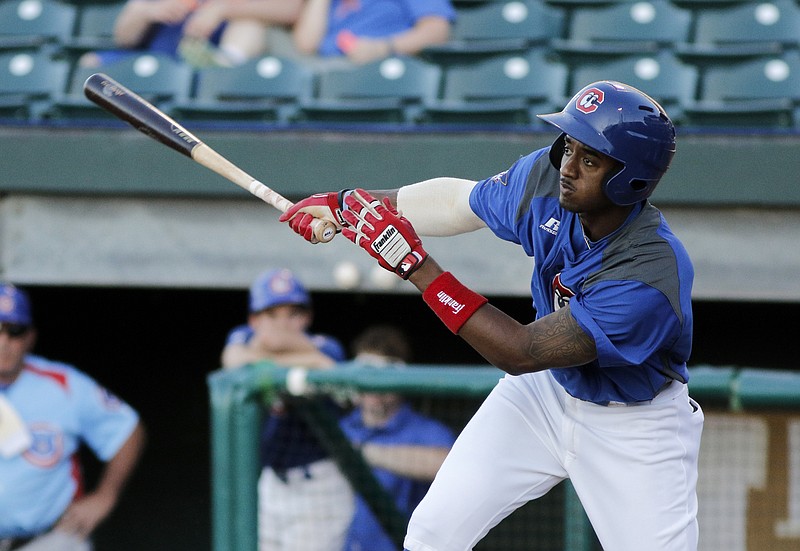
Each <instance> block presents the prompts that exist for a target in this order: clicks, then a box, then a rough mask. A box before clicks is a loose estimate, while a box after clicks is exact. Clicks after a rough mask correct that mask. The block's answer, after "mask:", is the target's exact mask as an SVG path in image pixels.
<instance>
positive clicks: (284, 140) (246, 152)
mask: <svg viewBox="0 0 800 551" xmlns="http://www.w3.org/2000/svg"><path fill="white" fill-rule="evenodd" d="M190 130H193V131H195V133H196V134H197V135H198V137H200V138H201V139H202V140H204V141H205V142H206V143H207V144H208V145H210V146H211V147H212V148H214V149H216V150H217V151H219V152H220V153H221V154H223V155H225V156H226V157H228V158H229V159H230V160H232V161H233V162H235V163H237V164H238V165H239V166H240V167H241V168H242V169H244V170H245V171H246V172H248V173H249V174H251V175H252V176H254V177H255V178H257V179H259V180H261V181H263V182H264V183H265V184H267V185H268V186H270V187H272V188H274V189H276V190H277V191H279V192H280V193H282V194H284V195H286V196H288V197H290V198H292V197H294V198H297V197H303V196H306V195H309V194H311V193H314V192H317V191H321V190H329V189H339V188H341V187H345V186H353V185H363V186H364V187H367V188H370V187H371V188H373V189H375V188H379V187H396V186H399V185H403V184H406V183H410V182H413V181H418V180H423V179H427V178H431V177H434V176H457V177H462V178H470V179H481V178H485V177H489V176H492V175H493V174H495V173H496V172H499V171H501V170H504V169H505V168H507V167H508V166H509V165H510V164H511V163H512V162H513V161H514V160H515V159H516V158H517V157H518V156H520V155H523V154H525V153H528V152H529V151H531V150H533V149H536V148H538V147H541V146H545V145H548V144H549V143H550V142H551V141H552V139H553V137H554V135H553V134H552V133H542V132H541V131H537V132H534V131H531V132H527V133H503V132H494V133H477V132H476V133H458V132H452V133H404V132H395V133H378V132H362V133H359V132H348V133H343V132H335V131H293V132H289V131H278V130H263V131H240V130H237V131H224V130H219V129H216V130H213V129H207V130H203V129H200V130H196V129H190ZM0 151H2V157H3V159H2V170H0V191H10V192H13V191H26V192H30V191H33V192H41V193H58V194H62V193H63V194H83V193H103V194H112V195H129V194H139V195H184V196H186V195H190V196H193V197H196V196H217V195H219V196H226V195H227V196H230V195H233V194H244V193H245V192H244V191H241V190H240V189H239V188H237V187H236V186H234V185H233V184H230V183H228V182H225V181H224V180H222V179H221V177H219V176H217V175H216V174H214V173H212V172H210V171H209V170H207V169H205V168H202V167H200V166H199V165H196V164H195V163H193V162H192V161H190V160H189V159H187V158H185V157H182V156H181V155H179V154H178V153H176V152H175V151H173V150H171V149H168V148H166V147H165V146H162V145H161V144H159V143H157V142H155V141H153V140H150V139H148V138H147V137H145V136H144V135H143V134H140V133H138V132H136V131H135V130H133V129H130V128H128V127H120V128H112V129H109V128H84V129H75V128H70V129H67V128H30V127H27V128H22V127H20V128H14V127H0ZM798 152H800V135H791V134H746V133H742V134H738V135H737V134H727V135H715V134H710V133H702V134H699V133H698V134H692V133H686V134H685V135H680V136H679V138H678V153H677V155H676V157H675V160H674V162H673V166H672V168H671V169H670V171H669V172H668V173H667V175H666V176H665V178H664V180H663V182H662V184H661V185H660V186H659V188H658V190H657V191H656V194H655V195H654V199H655V201H656V202H657V203H658V204H680V205H697V206H701V205H713V206H726V205H778V206H787V207H790V206H798V205H800V186H798V185H797V174H798V173H800V155H798Z"/></svg>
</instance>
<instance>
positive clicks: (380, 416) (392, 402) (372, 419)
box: [358, 392, 403, 427]
mask: <svg viewBox="0 0 800 551" xmlns="http://www.w3.org/2000/svg"><path fill="white" fill-rule="evenodd" d="M402 404H403V399H402V398H401V397H400V395H399V394H394V393H392V392H386V393H377V392H364V393H362V394H361V395H360V396H359V400H358V405H359V406H361V419H362V420H363V422H364V424H365V425H366V426H368V427H382V426H384V425H386V423H388V422H389V420H390V419H391V418H392V417H394V414H395V413H396V412H397V410H398V409H400V406H401V405H402Z"/></svg>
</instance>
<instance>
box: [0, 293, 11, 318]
mask: <svg viewBox="0 0 800 551" xmlns="http://www.w3.org/2000/svg"><path fill="white" fill-rule="evenodd" d="M13 311H14V299H13V298H11V297H7V296H2V297H0V312H2V313H4V314H8V313H9V312H13Z"/></svg>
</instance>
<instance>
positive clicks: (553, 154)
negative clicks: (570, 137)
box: [548, 132, 567, 170]
mask: <svg viewBox="0 0 800 551" xmlns="http://www.w3.org/2000/svg"><path fill="white" fill-rule="evenodd" d="M566 138H567V135H566V134H565V133H564V132H562V133H561V135H560V136H559V137H558V138H556V140H555V141H554V142H553V145H551V146H550V152H549V154H548V156H549V157H550V164H551V165H553V166H554V167H556V169H557V170H561V158H562V157H563V156H564V148H565V147H566V144H567V142H566Z"/></svg>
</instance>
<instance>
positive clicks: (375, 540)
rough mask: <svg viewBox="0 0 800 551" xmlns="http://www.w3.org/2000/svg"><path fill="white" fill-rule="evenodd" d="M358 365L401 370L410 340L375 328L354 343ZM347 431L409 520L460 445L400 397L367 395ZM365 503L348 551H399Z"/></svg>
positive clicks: (345, 427) (393, 330) (358, 508)
mask: <svg viewBox="0 0 800 551" xmlns="http://www.w3.org/2000/svg"><path fill="white" fill-rule="evenodd" d="M353 352H354V353H355V360H356V361H363V362H364V363H365V364H367V365H371V366H375V367H387V368H392V367H394V368H397V367H402V366H403V364H404V363H405V362H407V361H408V360H409V359H410V357H411V350H410V346H409V344H408V341H407V340H406V337H405V335H404V334H403V333H402V332H401V331H400V330H399V329H396V328H394V327H390V326H375V327H372V328H369V329H367V330H366V331H364V332H363V333H362V334H361V335H360V336H358V337H357V338H356V340H355V341H354V343H353ZM340 425H341V427H342V431H343V432H344V433H345V435H346V436H347V437H348V438H349V439H350V441H351V442H352V443H353V444H354V445H355V446H357V447H358V449H359V450H360V451H361V453H362V455H363V457H364V460H365V461H366V462H367V464H368V465H370V466H371V467H372V470H373V473H374V474H375V477H376V478H377V479H378V482H380V484H381V485H382V486H383V487H384V488H385V489H386V490H387V491H388V492H389V494H390V495H391V496H392V497H394V500H395V504H396V505H397V508H398V510H399V511H400V512H401V513H403V514H405V515H407V516H410V515H411V512H412V511H413V510H414V508H415V507H416V506H417V504H418V503H419V502H420V501H421V500H422V498H423V496H424V495H425V492H427V491H428V487H429V486H430V483H431V481H432V480H433V478H434V476H436V472H437V471H438V470H439V467H440V466H441V464H442V462H443V461H444V458H445V457H446V456H447V453H448V452H449V451H450V447H451V446H452V445H453V442H454V441H455V437H454V435H453V433H452V431H451V430H450V429H449V428H448V427H447V426H445V425H444V424H443V423H441V422H439V421H437V420H435V419H431V418H429V417H426V416H423V415H421V414H419V413H416V412H415V411H414V410H413V409H412V408H411V406H410V405H409V404H408V403H407V402H406V401H405V400H404V399H403V397H402V396H400V395H399V394H396V393H373V392H364V393H361V394H359V397H358V404H357V407H356V409H355V410H353V411H352V412H351V413H350V414H349V415H348V416H347V417H345V418H344V419H342V421H341V423H340ZM396 549H397V547H396V545H395V544H393V543H392V541H391V539H390V538H389V536H388V535H387V534H386V532H385V531H384V530H383V528H382V527H381V525H380V523H379V522H378V519H377V518H376V517H375V515H374V514H373V513H372V511H371V510H370V509H369V507H368V505H367V503H366V501H365V500H364V498H363V497H361V496H359V497H358V500H357V502H356V512H355V515H354V516H353V522H352V523H351V525H350V530H349V533H348V537H347V542H346V544H345V547H344V551H396Z"/></svg>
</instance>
